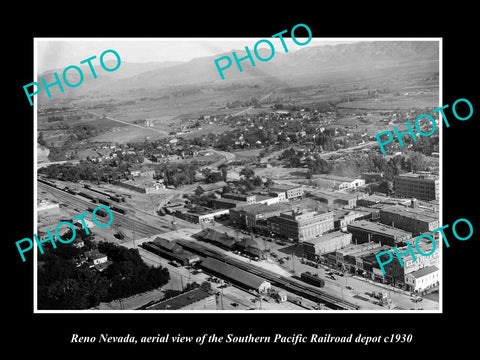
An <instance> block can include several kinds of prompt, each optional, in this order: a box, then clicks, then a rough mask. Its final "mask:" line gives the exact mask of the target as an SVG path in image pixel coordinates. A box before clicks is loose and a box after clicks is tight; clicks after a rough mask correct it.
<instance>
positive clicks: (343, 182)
mask: <svg viewBox="0 0 480 360" xmlns="http://www.w3.org/2000/svg"><path fill="white" fill-rule="evenodd" d="M315 178H316V179H323V180H327V181H331V182H332V183H333V184H332V189H334V190H351V189H356V188H357V187H359V186H362V185H365V180H364V179H354V178H349V177H345V176H337V175H318V176H315Z"/></svg>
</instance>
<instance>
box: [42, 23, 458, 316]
mask: <svg viewBox="0 0 480 360" xmlns="http://www.w3.org/2000/svg"><path fill="white" fill-rule="evenodd" d="M302 28H303V30H304V31H303V32H304V35H306V36H304V37H298V38H290V39H287V40H283V39H282V40H281V39H279V38H272V39H271V41H270V40H262V39H255V38H243V39H174V38H173V39H126V40H121V39H120V40H119V39H100V40H97V39H87V40H82V39H74V40H69V39H36V60H37V62H36V64H37V69H38V73H37V79H38V84H40V85H39V86H38V88H39V89H40V92H39V94H38V95H37V102H38V103H36V104H35V105H36V116H37V123H36V124H37V139H36V147H37V149H36V151H37V204H36V206H37V216H38V220H37V224H38V227H37V232H36V235H37V237H38V239H39V240H41V241H42V243H41V245H40V246H42V251H43V254H40V253H39V251H37V256H36V261H37V266H36V271H37V309H38V310H40V311H42V310H87V309H88V310H92V311H93V310H99V311H124V310H125V311H136V310H138V311H177V310H178V311H182V310H184V311H202V310H207V311H222V310H226V311H247V310H251V311H275V312H288V311H294V312H298V311H345V310H347V311H357V310H359V311H436V310H439V309H440V297H439V291H440V288H441V277H442V272H441V261H440V256H439V253H440V249H441V247H440V246H439V241H442V240H441V239H440V233H439V232H438V231H437V232H434V230H435V229H437V228H439V227H440V226H441V224H440V222H439V219H440V209H441V206H440V204H441V199H440V196H439V195H440V189H441V182H440V181H439V179H440V177H439V174H440V172H441V168H440V163H439V159H440V156H441V152H440V148H441V147H440V141H439V139H440V136H439V131H438V130H437V128H438V127H439V126H438V123H439V121H441V120H440V119H438V116H435V117H436V118H435V121H434V122H433V123H432V122H430V121H429V119H428V118H426V120H424V121H416V120H415V119H417V118H418V117H419V116H421V115H422V114H433V111H435V109H437V108H439V107H440V106H441V105H440V101H439V96H440V94H439V90H440V81H441V73H440V71H439V69H440V65H441V64H440V61H441V57H440V52H441V41H440V40H439V39H395V38H392V39H352V40H349V39H346V40H343V41H342V40H340V41H339V40H336V39H332V40H329V39H317V38H313V37H308V32H310V34H311V31H310V29H309V28H308V26H306V25H305V26H302ZM302 28H301V27H298V30H296V33H297V34H300V32H301V31H300V30H302ZM307 30H308V32H307ZM292 34H294V33H292ZM297 36H298V35H297ZM293 39H295V41H293ZM275 40H276V41H275ZM282 42H284V44H285V46H286V48H287V49H288V48H291V50H288V53H287V52H285V51H284V49H282ZM296 43H299V44H303V45H301V46H299V45H297V44H296ZM257 44H258V47H257ZM261 45H264V46H263V47H261ZM270 45H271V46H272V47H271V46H270ZM242 47H243V50H242ZM250 49H252V50H250ZM160 50H161V51H160ZM166 50H167V52H165V51H166ZM247 51H248V52H247ZM160 52H162V53H164V55H163V58H165V60H164V59H163V58H162V55H159V54H160ZM51 54H55V59H56V61H55V63H54V64H55V65H56V64H59V63H63V64H66V65H74V64H75V63H76V64H77V65H78V66H76V65H74V66H75V67H71V68H67V67H66V66H65V68H67V69H66V70H64V69H62V68H56V67H55V68H48V67H49V66H52V65H53V64H49V63H48V60H49V59H50V58H51ZM89 54H90V55H94V54H97V55H96V56H95V58H93V59H91V56H90V57H89V56H88V55H89ZM269 57H271V60H269V61H268V62H267V61H264V60H263V59H265V58H269ZM87 58H90V60H89V61H87V62H83V65H80V64H81V63H82V61H83V60H84V59H87ZM242 58H243V59H242ZM75 59H77V61H75ZM217 59H220V60H221V61H217ZM162 60H164V61H162ZM259 60H260V61H259ZM216 61H217V63H218V64H220V65H221V66H216ZM229 62H230V63H232V65H231V66H230V68H228V67H227V65H228V63H229ZM89 65H91V66H92V67H91V68H89ZM253 65H255V66H253ZM223 68H225V69H223ZM240 69H241V70H242V71H241V72H240V71H239V70H240ZM59 74H60V75H59ZM221 76H223V77H224V78H223V79H222V78H221ZM56 77H57V78H56ZM56 79H60V80H59V81H58V80H57V81H58V83H55V81H56ZM62 82H63V83H64V84H63V86H62ZM72 84H73V85H76V84H78V85H76V86H75V87H69V85H70V86H71V85H72ZM47 85H48V87H47ZM42 87H43V88H42ZM62 87H63V88H62ZM47 89H48V92H47V91H46V90H47ZM62 90H63V91H62ZM458 108H460V105H459V106H458ZM459 111H460V110H459ZM435 115H438V114H435ZM406 121H410V122H411V124H412V126H414V127H415V126H416V129H417V131H416V132H417V135H416V137H418V139H417V138H416V137H415V134H414V133H411V134H408V133H407V132H406V131H407V130H408V128H407V126H408V125H407V124H406ZM394 127H395V128H396V129H398V132H399V133H404V134H403V135H401V136H398V135H397V136H398V138H399V139H400V140H402V142H403V143H400V142H399V141H398V140H397V139H395V141H391V144H388V141H387V140H388V139H387V140H385V139H383V138H381V141H380V140H378V141H377V138H376V135H377V134H378V133H381V132H382V131H386V130H393V128H394ZM396 131H397V130H396ZM418 132H420V133H421V134H428V133H430V134H431V135H429V136H424V137H420V135H418ZM391 133H392V132H390V134H391ZM412 134H413V135H412ZM386 135H389V134H386ZM390 137H391V136H390ZM415 140H416V141H415ZM384 142H385V145H384V144H383V143H384ZM379 145H381V146H382V148H381V147H380V146H379ZM382 151H383V152H384V153H385V154H382ZM99 206H100V207H99ZM97 208H98V210H97ZM107 211H108V212H107ZM81 214H85V215H82V216H81V217H79V215H81ZM97 218H98V220H97ZM61 222H64V223H63V224H61V225H58V224H59V223H61ZM97 223H99V225H97ZM47 229H49V230H50V233H51V234H55V235H52V238H53V239H54V241H56V242H57V243H58V241H61V240H60V239H58V236H59V237H60V238H61V239H63V241H64V242H65V243H58V245H57V246H56V247H54V246H53V245H52V242H51V240H49V239H50V237H49V235H48V232H47ZM432 230H433V231H432ZM422 234H427V235H428V237H425V238H421V239H419V240H416V237H418V236H419V235H422ZM429 234H430V235H429ZM57 235H58V236H57ZM54 236H55V238H54ZM409 242H410V243H411V247H413V250H414V251H412V252H410V253H405V255H402V256H399V255H397V253H398V254H400V253H404V252H406V251H407V252H408V250H409V245H408V244H407V243H409ZM414 243H415V245H414ZM394 248H395V249H394ZM437 249H438V250H437ZM35 250H37V249H35ZM377 254H381V255H382V256H378V258H377ZM389 256H390V261H388V260H389V259H388V257H389ZM57 274H61V276H58V275H57Z"/></svg>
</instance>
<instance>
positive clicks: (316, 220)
mask: <svg viewBox="0 0 480 360" xmlns="http://www.w3.org/2000/svg"><path fill="white" fill-rule="evenodd" d="M334 217H335V214H334V213H333V212H326V213H318V212H316V211H308V212H300V211H295V210H292V211H291V212H288V213H287V212H284V213H281V214H279V215H278V216H273V217H270V218H269V219H268V220H267V226H268V228H269V229H270V231H272V232H273V233H275V234H277V235H280V236H283V237H286V238H291V239H293V240H298V241H304V240H307V239H312V238H315V237H317V236H320V235H322V234H323V233H325V232H327V231H329V230H332V229H333V220H334Z"/></svg>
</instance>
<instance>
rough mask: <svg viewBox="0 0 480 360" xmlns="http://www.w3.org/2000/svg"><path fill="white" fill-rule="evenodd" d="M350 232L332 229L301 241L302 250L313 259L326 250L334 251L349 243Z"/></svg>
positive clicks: (350, 238)
mask: <svg viewBox="0 0 480 360" xmlns="http://www.w3.org/2000/svg"><path fill="white" fill-rule="evenodd" d="M351 240H352V234H349V233H345V232H342V231H334V232H331V233H328V234H324V235H322V236H320V237H316V238H314V239H310V240H306V241H304V242H303V243H302V245H303V251H304V254H305V256H306V257H307V258H308V259H314V258H316V257H317V256H319V255H322V254H325V253H327V252H332V251H336V250H337V249H341V248H343V247H345V246H347V245H348V244H350V243H351Z"/></svg>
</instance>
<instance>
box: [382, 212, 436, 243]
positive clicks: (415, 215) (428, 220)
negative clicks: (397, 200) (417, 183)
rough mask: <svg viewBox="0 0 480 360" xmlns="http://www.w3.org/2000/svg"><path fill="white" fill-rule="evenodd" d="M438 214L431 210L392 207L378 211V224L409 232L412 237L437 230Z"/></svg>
mask: <svg viewBox="0 0 480 360" xmlns="http://www.w3.org/2000/svg"><path fill="white" fill-rule="evenodd" d="M439 217H440V216H439V214H438V213H437V212H436V211H435V209H434V210H432V209H428V208H419V207H413V208H412V207H406V206H402V205H392V206H389V207H384V208H382V209H381V210H380V222H381V223H382V224H386V225H391V226H395V227H396V228H399V229H402V230H405V231H410V232H411V233H412V234H413V236H417V235H419V234H422V233H425V232H428V231H432V230H435V229H437V228H438V222H439Z"/></svg>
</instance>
